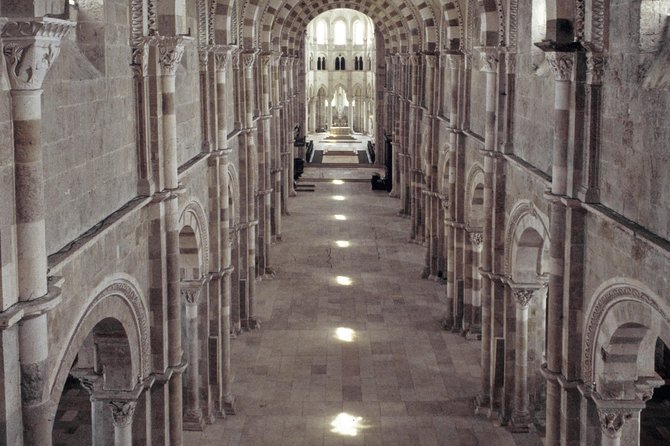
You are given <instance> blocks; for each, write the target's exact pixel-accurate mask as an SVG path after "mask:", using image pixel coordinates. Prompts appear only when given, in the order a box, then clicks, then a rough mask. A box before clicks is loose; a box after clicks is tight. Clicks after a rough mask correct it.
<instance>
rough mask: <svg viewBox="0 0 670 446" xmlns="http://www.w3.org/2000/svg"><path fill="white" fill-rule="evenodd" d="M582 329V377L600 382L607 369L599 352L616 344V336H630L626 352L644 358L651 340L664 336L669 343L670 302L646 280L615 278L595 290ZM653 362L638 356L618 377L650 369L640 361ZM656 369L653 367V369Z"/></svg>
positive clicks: (626, 377)
mask: <svg viewBox="0 0 670 446" xmlns="http://www.w3.org/2000/svg"><path fill="white" fill-rule="evenodd" d="M586 314H588V316H587V318H586V319H585V321H584V327H583V330H582V332H583V333H584V339H583V341H582V342H583V344H582V364H581V367H582V370H581V372H582V379H583V381H584V382H585V383H587V384H592V383H596V382H598V380H599V379H600V378H601V377H600V376H599V375H600V374H601V373H602V372H606V371H607V370H606V368H605V367H604V365H603V364H602V358H599V355H597V352H598V351H599V349H602V348H603V347H604V348H605V350H607V348H608V346H609V345H613V344H616V340H617V338H621V337H622V336H623V337H625V338H626V339H627V341H626V348H627V351H626V352H622V353H624V354H629V355H630V354H635V355H636V357H638V358H639V357H642V358H644V356H645V354H646V355H648V354H652V355H653V350H651V351H650V348H649V346H650V344H651V343H652V341H654V342H655V340H656V338H661V340H663V342H665V344H666V345H669V344H670V306H668V304H667V302H665V301H664V300H663V299H661V298H660V297H659V296H658V295H656V294H655V293H654V292H653V291H651V290H650V289H649V288H648V287H646V286H645V285H644V284H642V283H640V282H638V281H636V280H632V279H628V278H614V279H611V280H608V281H606V282H604V283H603V284H602V285H601V286H600V287H598V289H597V290H596V291H595V292H594V294H593V299H592V300H591V303H590V305H589V307H588V308H587V311H586ZM645 362H646V363H651V364H653V360H652V361H644V359H642V360H640V359H637V360H636V361H635V364H634V367H635V369H634V370H625V371H624V373H625V375H621V376H619V378H623V379H630V378H634V376H632V375H635V374H639V373H645V372H649V370H645V369H644V367H643V366H641V365H640V364H644V363H645ZM651 372H653V370H651Z"/></svg>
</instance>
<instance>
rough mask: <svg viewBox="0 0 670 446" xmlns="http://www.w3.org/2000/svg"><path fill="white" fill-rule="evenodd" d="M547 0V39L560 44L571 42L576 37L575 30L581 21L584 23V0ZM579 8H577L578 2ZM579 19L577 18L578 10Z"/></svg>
mask: <svg viewBox="0 0 670 446" xmlns="http://www.w3.org/2000/svg"><path fill="white" fill-rule="evenodd" d="M546 1H547V35H546V36H547V37H546V39H547V40H550V41H553V42H556V43H558V44H571V43H572V42H573V41H574V39H575V31H576V29H577V28H578V27H579V23H581V25H582V29H583V23H584V0H581V1H579V2H573V1H570V2H568V1H565V0H546ZM577 3H578V4H579V8H578V9H577V8H576V4H577ZM578 11H581V12H580V13H579V20H576V17H577V12H578Z"/></svg>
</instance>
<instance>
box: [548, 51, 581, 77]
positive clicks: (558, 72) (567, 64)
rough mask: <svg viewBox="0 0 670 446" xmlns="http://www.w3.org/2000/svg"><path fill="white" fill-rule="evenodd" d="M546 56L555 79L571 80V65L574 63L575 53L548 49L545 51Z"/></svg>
mask: <svg viewBox="0 0 670 446" xmlns="http://www.w3.org/2000/svg"><path fill="white" fill-rule="evenodd" d="M546 57H547V62H549V66H550V67H551V71H553V72H554V77H555V78H556V80H557V81H570V80H572V67H573V66H574V64H575V62H574V61H575V53H566V52H560V51H550V52H547V53H546Z"/></svg>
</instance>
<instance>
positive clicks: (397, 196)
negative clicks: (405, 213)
mask: <svg viewBox="0 0 670 446" xmlns="http://www.w3.org/2000/svg"><path fill="white" fill-rule="evenodd" d="M389 197H391V198H400V194H399V193H398V192H394V191H391V192H389Z"/></svg>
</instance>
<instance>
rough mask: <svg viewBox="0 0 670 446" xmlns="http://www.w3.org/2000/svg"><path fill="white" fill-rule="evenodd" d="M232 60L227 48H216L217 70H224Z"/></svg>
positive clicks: (215, 61)
mask: <svg viewBox="0 0 670 446" xmlns="http://www.w3.org/2000/svg"><path fill="white" fill-rule="evenodd" d="M229 60H230V57H229V52H228V49H227V48H216V49H214V65H215V66H216V70H217V71H224V70H225V69H226V66H227V65H228V61H229Z"/></svg>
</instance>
